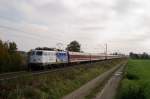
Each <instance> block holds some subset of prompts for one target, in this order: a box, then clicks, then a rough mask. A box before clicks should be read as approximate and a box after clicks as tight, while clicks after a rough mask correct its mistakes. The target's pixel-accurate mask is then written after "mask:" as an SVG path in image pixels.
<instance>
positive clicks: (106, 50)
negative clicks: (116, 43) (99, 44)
mask: <svg viewBox="0 0 150 99" xmlns="http://www.w3.org/2000/svg"><path fill="white" fill-rule="evenodd" d="M105 55H106V56H105V59H107V43H106V49H105Z"/></svg>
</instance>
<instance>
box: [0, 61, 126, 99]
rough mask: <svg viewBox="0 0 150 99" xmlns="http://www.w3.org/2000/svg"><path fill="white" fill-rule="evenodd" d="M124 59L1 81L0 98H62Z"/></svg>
mask: <svg viewBox="0 0 150 99" xmlns="http://www.w3.org/2000/svg"><path fill="white" fill-rule="evenodd" d="M121 62H123V60H120V59H118V60H108V61H102V62H97V63H92V64H90V65H86V64H83V65H80V66H79V67H74V68H72V69H66V70H64V71H59V72H52V73H49V74H43V75H40V76H36V77H33V76H30V77H21V78H18V79H16V80H13V81H4V82H0V99H60V97H62V96H64V95H66V94H68V93H70V92H72V91H73V90H75V89H77V88H79V87H80V86H81V85H83V84H85V83H86V82H88V81H89V80H91V79H93V78H95V77H97V76H98V75H100V74H102V73H103V72H105V71H107V70H108V69H110V68H112V67H113V66H115V65H116V64H118V63H121Z"/></svg>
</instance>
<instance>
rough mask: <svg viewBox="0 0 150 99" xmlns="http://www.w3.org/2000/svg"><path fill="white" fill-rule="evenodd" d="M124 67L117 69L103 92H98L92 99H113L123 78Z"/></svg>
mask: <svg viewBox="0 0 150 99" xmlns="http://www.w3.org/2000/svg"><path fill="white" fill-rule="evenodd" d="M124 68H125V65H124V66H122V67H121V68H120V69H118V70H117V71H116V72H115V73H114V75H113V76H112V77H111V78H110V79H109V80H108V82H107V84H106V85H105V86H104V88H103V90H102V91H101V92H99V93H98V94H97V96H96V98H94V99H114V97H115V95H116V92H117V88H118V86H119V83H120V81H121V79H122V76H123V70H124Z"/></svg>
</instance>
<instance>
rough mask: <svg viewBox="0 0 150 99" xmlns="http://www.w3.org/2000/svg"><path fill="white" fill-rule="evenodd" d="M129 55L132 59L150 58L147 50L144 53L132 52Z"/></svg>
mask: <svg viewBox="0 0 150 99" xmlns="http://www.w3.org/2000/svg"><path fill="white" fill-rule="evenodd" d="M129 56H130V58H132V59H150V55H149V54H148V53H146V52H143V53H142V54H137V53H133V52H130V55H129Z"/></svg>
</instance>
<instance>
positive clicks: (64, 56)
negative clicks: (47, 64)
mask: <svg viewBox="0 0 150 99" xmlns="http://www.w3.org/2000/svg"><path fill="white" fill-rule="evenodd" d="M56 57H57V62H62V63H66V62H68V52H62V51H60V52H57V53H56Z"/></svg>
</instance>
